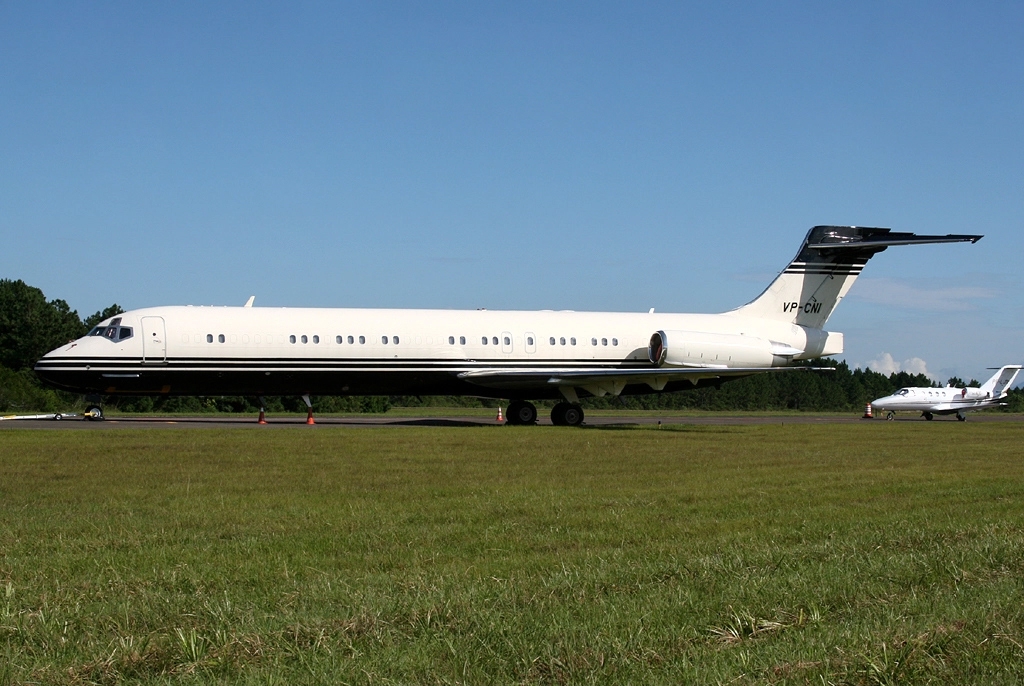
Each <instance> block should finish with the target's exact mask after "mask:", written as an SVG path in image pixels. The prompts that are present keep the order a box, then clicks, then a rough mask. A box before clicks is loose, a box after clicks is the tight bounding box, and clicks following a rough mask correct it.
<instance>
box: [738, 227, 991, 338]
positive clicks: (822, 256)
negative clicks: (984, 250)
mask: <svg viewBox="0 0 1024 686" xmlns="http://www.w3.org/2000/svg"><path fill="white" fill-rule="evenodd" d="M979 240H981V236H967V235H954V234H949V235H946V236H918V235H915V234H912V233H893V232H892V229H874V228H864V227H857V226H815V227H814V228H813V229H811V230H810V231H809V232H808V233H807V237H806V238H805V239H804V243H803V245H802V246H801V247H800V251H799V252H798V253H797V254H796V257H795V258H793V261H792V262H790V263H789V266H788V267H786V269H785V270H783V272H782V273H781V274H779V276H778V277H776V279H775V281H773V282H772V284H771V285H770V286H768V288H767V289H766V290H765V291H764V293H762V294H761V295H760V296H758V297H757V298H756V299H754V300H753V301H752V302H750V303H748V304H746V305H744V306H743V307H740V308H738V309H735V310H732V313H733V314H738V315H743V316H748V317H758V318H762V319H774V320H776V321H782V322H787V323H790V324H797V325H798V326H806V327H809V328H814V329H820V328H822V327H823V326H825V322H826V321H828V318H829V316H830V315H831V314H832V311H833V310H835V309H836V306H837V305H838V304H839V301H841V300H842V299H843V298H844V297H846V294H847V292H849V290H850V287H851V286H853V282H854V281H856V280H857V277H858V276H860V272H861V270H862V269H863V268H864V265H865V264H867V261H868V260H870V259H871V258H872V257H873V256H874V255H875V254H876V253H880V252H882V251H883V250H885V249H886V248H888V247H889V246H891V245H920V244H925V243H956V242H963V241H970V242H971V243H977V242H978V241H979Z"/></svg>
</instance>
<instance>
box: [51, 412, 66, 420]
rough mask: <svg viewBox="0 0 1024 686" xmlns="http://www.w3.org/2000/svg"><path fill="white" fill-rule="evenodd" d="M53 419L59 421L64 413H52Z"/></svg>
mask: <svg viewBox="0 0 1024 686" xmlns="http://www.w3.org/2000/svg"><path fill="white" fill-rule="evenodd" d="M53 419H54V420H55V421H58V422H59V421H60V420H62V419H64V415H62V414H61V413H60V412H58V413H57V414H55V415H53Z"/></svg>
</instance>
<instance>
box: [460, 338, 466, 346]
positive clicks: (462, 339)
mask: <svg viewBox="0 0 1024 686" xmlns="http://www.w3.org/2000/svg"><path fill="white" fill-rule="evenodd" d="M459 345H466V337H465V336H459Z"/></svg>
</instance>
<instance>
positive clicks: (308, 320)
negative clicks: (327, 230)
mask: <svg viewBox="0 0 1024 686" xmlns="http://www.w3.org/2000/svg"><path fill="white" fill-rule="evenodd" d="M979 239H981V236H975V235H952V234H951V235H946V236H918V235H915V234H912V233H894V232H892V231H891V230H890V229H880V228H863V227H849V226H816V227H814V228H813V229H811V230H810V232H808V234H807V237H806V238H805V239H804V242H803V244H802V245H801V246H800V250H799V251H798V252H797V255H796V257H795V258H794V259H793V261H792V262H790V263H789V265H788V266H787V267H786V268H785V270H783V272H782V273H781V274H779V276H778V277H777V278H776V279H775V280H774V281H773V282H772V283H771V285H770V286H769V287H768V288H767V289H766V290H765V291H764V293H762V294H761V295H760V296H758V297H757V298H756V299H754V300H753V301H752V302H750V303H749V304H747V305H744V306H743V307H740V308H738V309H735V310H732V311H729V312H725V313H722V314H662V313H655V312H654V310H651V311H650V312H646V313H624V312H552V311H540V312H519V311H489V310H468V311H456V310H375V309H294V308H265V307H252V304H253V299H252V298H250V299H249V302H247V303H246V305H245V306H244V307H191V306H189V307H154V308H148V309H142V310H133V311H131V312H125V313H124V314H121V315H118V316H117V317H113V318H111V319H108V320H106V321H104V322H101V323H100V324H99V326H97V327H96V328H94V329H93V330H92V331H91V332H89V334H88V335H87V336H85V337H84V338H80V339H78V340H77V341H73V342H71V343H69V344H67V345H64V346H61V347H60V348H58V349H57V350H54V351H52V352H50V353H47V354H46V356H45V357H43V358H42V359H41V360H39V362H38V363H37V364H36V366H35V371H36V373H37V374H38V375H39V377H40V378H42V379H43V380H44V381H46V382H48V383H50V384H52V385H53V386H56V387H58V388H63V389H66V390H70V391H75V392H80V393H84V394H86V396H87V398H88V399H89V400H90V401H91V402H93V403H98V401H99V398H100V396H102V395H161V394H163V395H247V396H252V397H258V398H262V397H263V396H266V395H301V396H302V397H303V399H304V400H305V401H306V404H307V407H309V396H310V395H311V394H314V395H467V396H477V397H490V398H508V399H511V400H512V401H513V402H512V403H511V404H510V405H509V406H508V413H507V417H508V422H509V423H511V424H533V423H535V421H536V418H537V409H536V407H535V406H534V405H533V404H532V403H531V402H529V401H530V400H537V399H557V400H560V401H561V402H559V403H558V404H556V405H555V407H554V409H552V411H551V420H552V422H554V423H555V424H557V425H563V426H572V425H577V424H580V423H581V422H582V421H583V409H582V408H581V407H580V404H579V397H580V395H590V396H604V395H607V394H611V395H616V396H617V395H622V394H638V393H656V392H660V391H675V390H680V389H683V388H696V387H701V386H707V385H715V386H717V385H719V384H721V383H722V382H723V381H726V380H729V379H735V378H740V377H744V376H750V375H752V374H758V373H761V372H770V371H781V370H785V369H787V368H791V367H792V366H794V365H796V364H798V363H800V362H801V361H804V360H812V359H815V358H818V357H823V356H828V355H837V354H839V353H842V352H843V335H842V334H841V333H835V332H831V331H825V330H824V329H823V327H824V325H825V322H826V321H827V320H828V318H829V315H831V314H832V311H833V310H834V309H835V307H836V305H838V304H839V302H840V301H841V300H842V299H843V297H844V296H845V295H846V293H847V292H848V291H849V290H850V287H851V286H852V285H853V282H854V281H855V280H856V278H857V276H858V275H859V274H860V272H861V270H862V269H863V268H864V265H865V264H866V263H867V261H868V260H869V259H870V258H871V257H872V256H874V255H875V254H877V253H879V252H882V251H883V250H885V249H887V248H889V247H890V246H899V245H922V244H930V243H953V242H971V243H975V242H977V241H978V240H979ZM88 411H89V412H90V413H91V416H92V417H94V418H99V417H102V408H101V407H100V406H99V405H98V404H94V405H93V406H92V407H90V408H89V410H88ZM310 416H312V415H310Z"/></svg>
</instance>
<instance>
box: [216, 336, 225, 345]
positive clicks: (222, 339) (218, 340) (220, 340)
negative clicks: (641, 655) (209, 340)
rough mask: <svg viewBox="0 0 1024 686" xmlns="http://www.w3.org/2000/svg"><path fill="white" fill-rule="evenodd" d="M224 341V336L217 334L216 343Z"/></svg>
mask: <svg viewBox="0 0 1024 686" xmlns="http://www.w3.org/2000/svg"><path fill="white" fill-rule="evenodd" d="M224 341H225V338H224V334H217V342H218V343H223V342H224Z"/></svg>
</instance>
